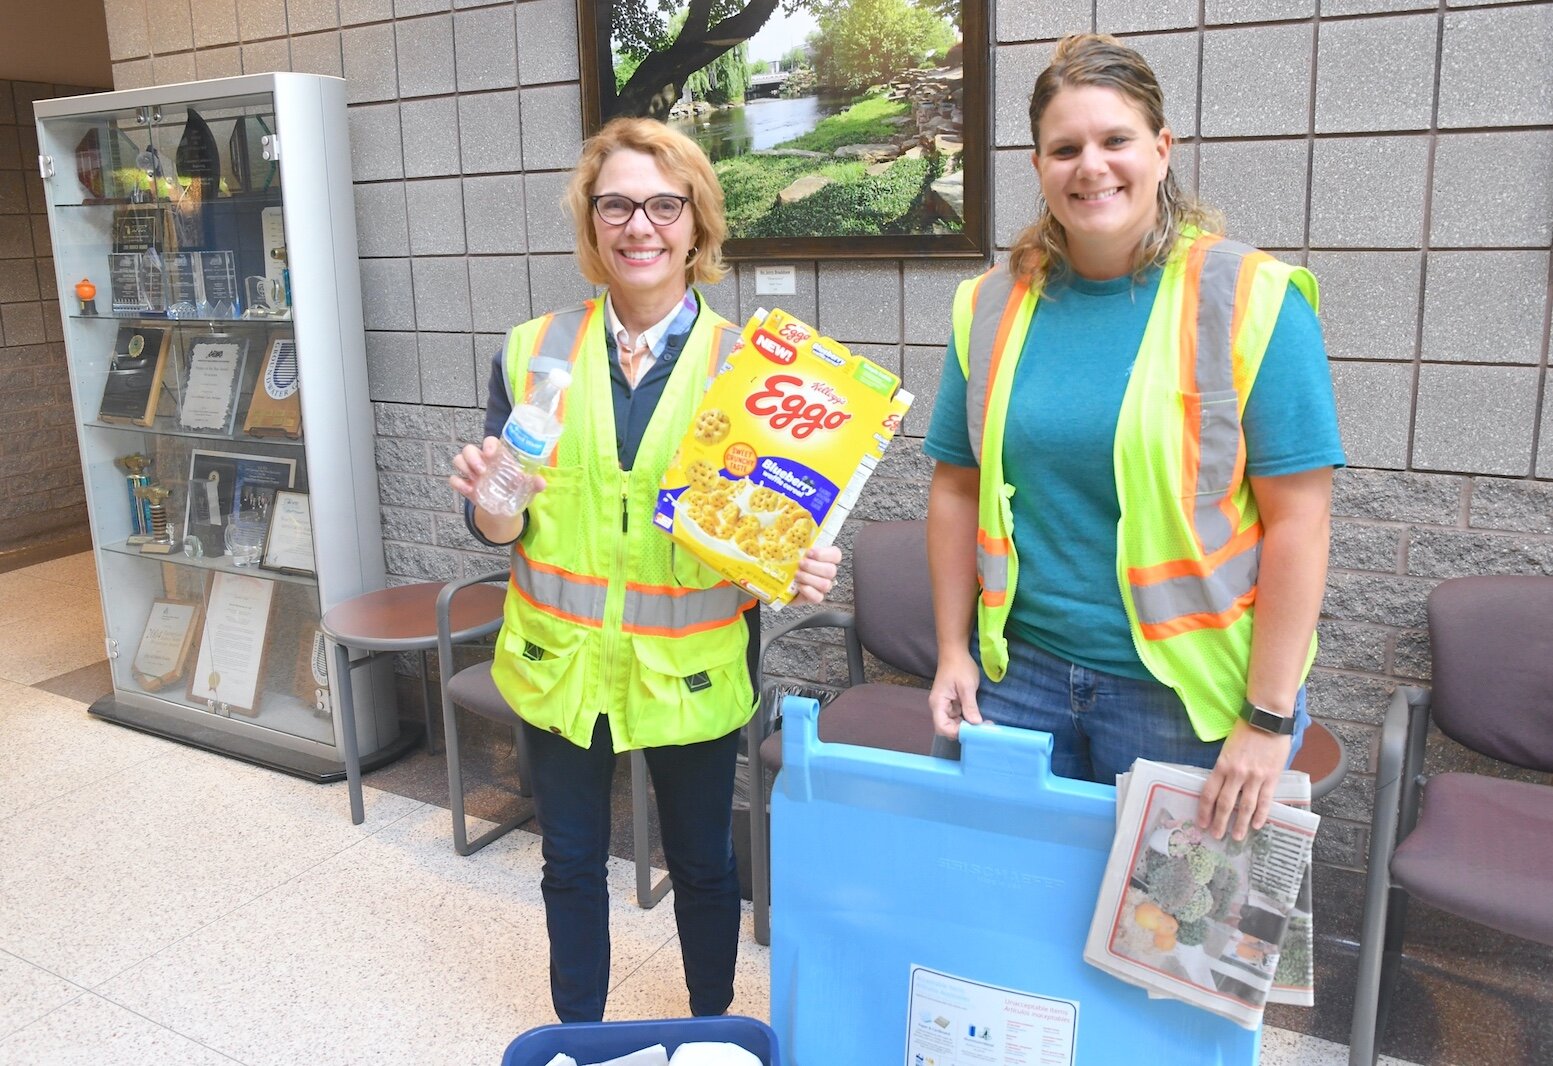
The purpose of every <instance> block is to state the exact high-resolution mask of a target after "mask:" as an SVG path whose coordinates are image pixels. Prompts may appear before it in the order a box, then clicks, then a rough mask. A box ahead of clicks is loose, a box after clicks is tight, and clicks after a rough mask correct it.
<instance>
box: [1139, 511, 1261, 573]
mask: <svg viewBox="0 0 1553 1066" xmlns="http://www.w3.org/2000/svg"><path fill="white" fill-rule="evenodd" d="M1261 540H1262V526H1261V523H1259V522H1257V523H1253V524H1251V525H1249V526H1247V527H1246V528H1245V529H1242V530H1241V531H1240V532H1239V533H1236V534H1235V535H1234V536H1233V537H1231V538H1230V540H1229V543H1227V544H1225V545H1224V547H1222V548H1220V549H1219V550H1218V551H1216V552H1214V553H1213V554H1211V555H1205V556H1203V557H1202V558H1201V559H1172V560H1170V561H1169V562H1168V563H1155V564H1154V565H1153V566H1131V567H1128V568H1127V581H1128V583H1129V584H1132V585H1156V584H1158V583H1159V582H1161V581H1169V580H1171V579H1173V578H1178V577H1207V576H1208V575H1210V574H1212V573H1213V572H1214V571H1215V570H1217V569H1218V568H1219V567H1220V566H1221V565H1223V563H1224V562H1225V561H1226V560H1228V559H1232V558H1234V557H1235V556H1237V555H1239V554H1240V553H1241V552H1243V551H1246V550H1247V549H1249V548H1254V547H1256V545H1257V544H1259V543H1261Z"/></svg>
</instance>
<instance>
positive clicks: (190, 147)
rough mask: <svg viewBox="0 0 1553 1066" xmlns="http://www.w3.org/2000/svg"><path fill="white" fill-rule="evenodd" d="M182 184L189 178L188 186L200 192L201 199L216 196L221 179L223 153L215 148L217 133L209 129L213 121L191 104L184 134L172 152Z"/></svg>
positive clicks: (174, 164)
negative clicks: (209, 121)
mask: <svg viewBox="0 0 1553 1066" xmlns="http://www.w3.org/2000/svg"><path fill="white" fill-rule="evenodd" d="M173 166H174V167H176V168H177V171H178V177H179V179H180V184H182V179H188V183H189V184H188V190H189V191H190V192H194V193H197V195H198V197H199V199H200V200H201V201H207V200H211V199H214V198H215V195H216V189H217V186H218V185H219V183H220V181H221V156H220V154H219V153H218V152H217V151H216V135H215V134H214V133H211V132H210V124H209V123H207V122H206V121H205V120H204V119H203V118H201V117H200V113H199V112H198V111H196V110H194V109H193V108H192V107H191V108H189V118H188V121H187V122H185V123H184V127H183V137H182V139H180V140H179V141H178V150H177V152H176V153H174V155H173Z"/></svg>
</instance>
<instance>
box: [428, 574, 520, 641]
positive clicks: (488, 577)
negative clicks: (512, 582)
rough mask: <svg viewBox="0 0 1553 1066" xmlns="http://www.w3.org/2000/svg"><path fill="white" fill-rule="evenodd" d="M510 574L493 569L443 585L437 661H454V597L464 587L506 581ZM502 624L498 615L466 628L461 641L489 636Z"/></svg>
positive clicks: (438, 613) (438, 612) (438, 600)
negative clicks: (486, 572) (486, 621)
mask: <svg viewBox="0 0 1553 1066" xmlns="http://www.w3.org/2000/svg"><path fill="white" fill-rule="evenodd" d="M509 576H510V571H507V570H492V571H491V572H490V573H488V574H479V575H476V576H475V577H466V578H464V579H463V580H462V581H450V582H448V583H447V584H446V585H444V586H443V587H442V591H441V592H439V593H437V661H438V662H439V663H450V662H452V661H453V633H452V625H453V623H452V613H453V597H454V596H456V595H458V593H459V592H460V591H461V590H462V589H466V588H469V587H470V586H471V585H480V584H484V583H486V582H494V581H506V580H507V578H508V577H509ZM501 624H502V620H501V618H500V617H497V618H496V619H494V620H493V621H491V622H488V623H486V624H485V625H480V626H475V627H474V628H472V629H468V630H464V631H462V632H460V633H459V637H460V643H463V642H465V641H469V640H478V639H479V638H481V637H484V636H489V635H490V634H492V633H494V632H496V631H497V630H498V629H500V628H501Z"/></svg>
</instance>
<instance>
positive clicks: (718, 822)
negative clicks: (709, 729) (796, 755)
mask: <svg viewBox="0 0 1553 1066" xmlns="http://www.w3.org/2000/svg"><path fill="white" fill-rule="evenodd" d="M523 732H524V736H525V737H526V738H527V740H528V751H529V763H530V766H531V767H532V772H533V777H534V782H533V784H534V802H535V806H536V807H537V809H538V815H539V828H540V832H541V833H542V834H543V837H544V839H543V844H542V851H543V854H544V859H545V867H544V877H543V879H542V880H541V882H540V888H541V890H542V891H543V893H544V897H545V924H546V925H547V927H548V928H549V931H550V998H551V1000H552V1002H553V1003H554V1004H555V1013H556V1016H557V1017H558V1018H560V1019H561V1021H563V1022H596V1021H599V1020H601V1019H602V1018H603V1016H604V1000H605V997H606V996H607V994H608V992H609V895H608V890H607V886H606V883H605V862H606V860H607V859H608V857H609V829H610V781H611V779H612V778H613V776H614V772H615V761H616V755H615V752H614V749H613V747H612V745H611V741H610V733H609V720H608V718H607V717H606V716H604V715H599V720H598V725H597V726H596V727H595V728H594V731H593V742H592V744H591V745H590V746H589V747H588V748H586V749H583V748H579V747H577V746H576V745H575V744H573V743H571V742H570V741H569V740H566V739H565V738H563V737H559V736H555V735H553V734H551V733H548V732H546V731H544V730H542V729H536V728H534V727H533V726H531V725H529V724H528V723H527V722H524V723H523ZM738 739H739V731H738V730H737V729H735V730H734V731H733V732H731V733H729V734H728V735H727V736H725V737H722V738H720V739H718V740H709V741H704V742H702V743H699V744H685V745H680V746H673V747H663V748H647V749H645V750H644V751H643V754H644V755H645V756H646V758H647V769H648V771H649V772H650V773H651V775H652V783H653V791H654V792H655V793H656V794H657V798H658V822H659V828H660V831H661V833H662V837H663V853H664V857H665V858H666V859H667V861H668V866H669V877H670V879H671V881H672V883H673V885H674V920H675V923H676V924H677V925H678V927H679V946H680V956H681V958H682V959H683V960H684V965H685V985H686V987H687V988H688V989H689V991H690V1012H691V1013H692V1014H694V1015H707V1014H722V1013H723V1012H724V1011H726V1010H727V1009H728V1005H729V1004H730V1003H731V1002H732V1001H733V967H734V960H735V958H736V956H737V953H738V941H739V916H740V914H739V875H738V869H737V867H736V866H735V865H734V860H733V770H734V762H735V758H734V757H735V753H736V751H737V748H738Z"/></svg>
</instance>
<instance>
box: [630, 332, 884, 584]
mask: <svg viewBox="0 0 1553 1066" xmlns="http://www.w3.org/2000/svg"><path fill="white" fill-rule="evenodd" d="M910 405H911V395H910V394H909V393H907V392H905V391H904V390H903V389H901V387H900V379H899V378H897V377H896V376H895V375H894V374H892V373H890V372H889V371H888V370H886V369H884V368H883V367H881V366H879V365H877V364H876V363H872V362H870V361H869V360H867V359H864V358H862V357H860V356H856V355H853V354H852V353H850V352H849V351H847V349H846V348H845V347H843V346H842V345H840V344H838V343H836V342H835V341H833V340H831V339H829V338H827V337H820V336H818V335H817V334H816V332H815V331H814V330H813V329H811V328H810V327H808V326H807V325H805V324H804V323H802V322H800V321H798V320H797V319H795V318H793V317H792V316H791V315H788V314H786V313H785V312H783V311H779V310H778V311H772V312H770V313H769V314H768V313H766V312H763V311H762V312H758V313H757V314H756V315H755V316H754V317H753V318H751V319H750V321H749V323H748V324H747V325H746V326H745V327H744V332H743V335H742V342H741V344H740V346H739V347H738V348H737V349H736V350H735V351H734V353H733V354H732V355H731V356H730V357H729V359H728V361H727V362H726V363H725V364H724V366H723V367H722V368H721V369H720V371H719V373H718V375H717V376H716V378H715V379H714V380H713V381H712V383H711V385H710V387H709V388H708V389H707V392H706V395H705V396H704V397H703V399H702V402H701V406H700V407H699V409H698V410H697V413H696V418H695V420H694V422H693V423H692V425H691V428H690V432H689V433H687V434H686V436H685V439H684V440H683V441H682V442H681V443H680V447H679V451H678V452H677V453H676V455H675V458H674V461H673V463H672V464H670V466H669V469H668V470H667V471H665V473H664V477H663V482H662V486H661V489H660V491H659V494H658V506H657V512H656V515H655V517H654V521H655V522H656V524H657V525H658V527H659V528H660V529H662V530H663V531H664V532H666V533H668V534H669V536H671V537H673V538H674V540H675V541H677V542H678V543H679V544H681V545H682V546H684V547H685V548H686V549H687V550H688V551H690V552H691V553H692V554H693V555H695V556H696V558H698V559H700V560H701V561H702V562H703V563H705V564H706V565H707V566H709V567H711V568H712V569H713V570H715V571H717V572H718V573H719V574H721V575H722V576H723V577H726V578H727V579H728V580H730V581H732V582H734V583H735V584H737V585H739V586H740V587H742V588H744V589H746V590H747V591H749V592H750V593H752V594H754V595H755V596H756V597H758V598H759V599H760V600H761V601H763V602H765V603H767V604H770V605H772V606H774V607H780V606H782V605H783V604H785V603H786V602H787V601H788V600H790V599H791V598H792V596H793V593H794V584H793V579H794V575H795V574H796V573H797V569H798V562H799V560H800V559H801V558H802V557H803V553H804V552H805V551H807V550H808V549H809V548H811V547H814V546H816V545H820V546H823V545H826V544H829V543H831V541H832V540H834V539H835V536H836V533H837V532H838V531H839V530H840V528H841V524H842V522H843V521H845V520H846V516H847V515H848V514H849V513H850V512H851V509H852V506H853V504H854V503H855V502H856V500H857V497H858V494H859V493H860V492H861V491H862V488H863V485H864V483H865V482H866V481H867V480H868V477H869V475H870V474H872V473H873V470H874V468H875V466H877V465H878V462H879V460H880V459H881V458H882V457H883V455H884V450H885V448H886V447H887V446H888V445H889V443H890V441H891V440H892V439H893V438H894V436H895V432H896V430H898V429H899V428H900V422H901V418H902V416H903V415H905V413H906V410H907V408H909V407H910Z"/></svg>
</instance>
